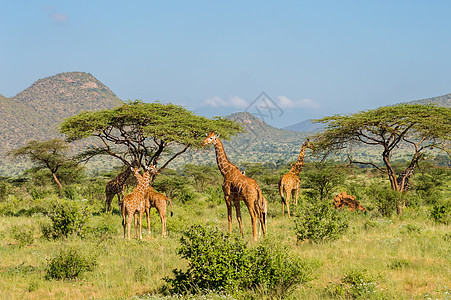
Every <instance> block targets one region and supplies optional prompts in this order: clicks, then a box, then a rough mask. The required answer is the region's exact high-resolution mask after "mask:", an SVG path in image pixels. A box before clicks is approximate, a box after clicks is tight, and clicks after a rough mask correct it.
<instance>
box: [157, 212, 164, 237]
mask: <svg viewBox="0 0 451 300" xmlns="http://www.w3.org/2000/svg"><path fill="white" fill-rule="evenodd" d="M157 209H158V208H157ZM158 214H159V215H160V220H161V234H162V235H163V236H166V209H163V207H160V209H158Z"/></svg>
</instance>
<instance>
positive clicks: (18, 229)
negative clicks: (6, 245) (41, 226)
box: [11, 224, 34, 246]
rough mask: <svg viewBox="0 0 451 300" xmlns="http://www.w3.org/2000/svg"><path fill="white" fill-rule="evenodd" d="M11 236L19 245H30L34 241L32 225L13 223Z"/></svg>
mask: <svg viewBox="0 0 451 300" xmlns="http://www.w3.org/2000/svg"><path fill="white" fill-rule="evenodd" d="M11 236H12V237H13V238H14V239H15V240H16V241H17V242H18V244H19V246H26V245H31V244H33V242H34V227H33V226H32V225H26V224H25V225H14V226H13V227H12V228H11Z"/></svg>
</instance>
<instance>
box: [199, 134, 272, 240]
mask: <svg viewBox="0 0 451 300" xmlns="http://www.w3.org/2000/svg"><path fill="white" fill-rule="evenodd" d="M207 144H213V145H214V147H215V152H216V162H217V163H218V167H219V171H221V174H222V176H223V177H224V182H223V184H222V190H223V191H224V198H225V202H226V205H227V220H228V225H229V233H230V234H232V203H233V205H234V206H235V210H236V218H237V220H238V224H239V226H240V232H241V236H242V237H243V226H242V222H241V210H240V201H243V202H244V203H245V204H246V206H247V208H248V210H249V214H250V215H251V222H252V235H253V238H254V240H256V239H257V218H258V219H259V220H260V225H261V228H262V231H263V235H266V213H267V203H266V200H265V198H264V197H263V195H262V192H261V190H260V187H259V186H258V184H257V182H256V181H255V180H254V179H252V178H249V177H247V176H246V175H244V174H242V173H241V172H240V170H239V169H238V168H237V167H236V166H235V165H233V164H232V163H231V162H230V161H229V159H228V158H227V155H226V153H225V150H224V147H223V145H222V143H221V141H220V140H219V134H217V135H216V134H215V133H214V132H213V131H211V132H210V133H209V134H208V135H207V138H206V139H205V140H204V141H203V143H202V146H205V145H207Z"/></svg>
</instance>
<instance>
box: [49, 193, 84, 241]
mask: <svg viewBox="0 0 451 300" xmlns="http://www.w3.org/2000/svg"><path fill="white" fill-rule="evenodd" d="M48 215H49V217H50V220H51V224H43V225H42V227H41V230H42V233H43V235H44V236H45V237H46V238H48V239H57V238H61V237H68V236H69V235H72V234H75V235H78V236H81V237H83V236H84V235H85V233H86V230H87V228H86V224H87V222H88V220H89V217H90V216H91V212H90V209H89V207H88V206H87V205H86V203H83V202H80V201H73V200H61V201H58V202H57V203H56V204H55V206H54V207H53V209H52V210H51V211H50V212H49V214H48Z"/></svg>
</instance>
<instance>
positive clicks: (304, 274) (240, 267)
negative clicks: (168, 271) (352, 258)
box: [164, 225, 312, 297]
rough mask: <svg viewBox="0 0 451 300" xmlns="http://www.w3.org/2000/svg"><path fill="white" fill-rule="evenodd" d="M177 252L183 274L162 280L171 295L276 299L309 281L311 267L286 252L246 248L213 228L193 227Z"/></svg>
mask: <svg viewBox="0 0 451 300" xmlns="http://www.w3.org/2000/svg"><path fill="white" fill-rule="evenodd" d="M180 242H181V244H182V245H181V247H180V248H179V250H178V253H179V254H180V255H181V256H182V258H185V259H187V260H188V269H187V270H186V271H182V270H178V269H175V270H173V272H174V275H175V277H173V278H168V277H166V278H164V280H165V281H166V282H167V283H168V284H169V285H170V287H169V291H170V292H172V293H193V294H195V293H199V292H205V291H208V290H215V291H228V292H238V291H240V292H250V291H251V292H253V293H258V291H263V290H264V291H265V293H268V294H271V295H275V296H276V295H277V297H283V296H286V295H288V294H289V293H290V292H291V291H292V290H293V288H294V287H295V286H297V285H298V284H300V283H303V282H306V281H308V280H310V279H311V273H312V270H311V266H309V265H308V264H307V263H305V262H304V261H302V260H300V259H299V258H294V257H291V256H290V255H288V253H287V251H286V249H282V248H280V247H276V246H274V245H269V244H262V245H259V246H258V247H256V248H253V249H250V248H247V246H246V244H245V243H244V241H242V240H240V239H230V238H229V237H228V236H227V235H225V234H223V233H222V232H220V231H219V229H217V228H215V227H202V226H200V225H194V226H192V227H191V228H189V229H188V230H187V231H185V232H184V236H183V237H182V238H181V239H180Z"/></svg>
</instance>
